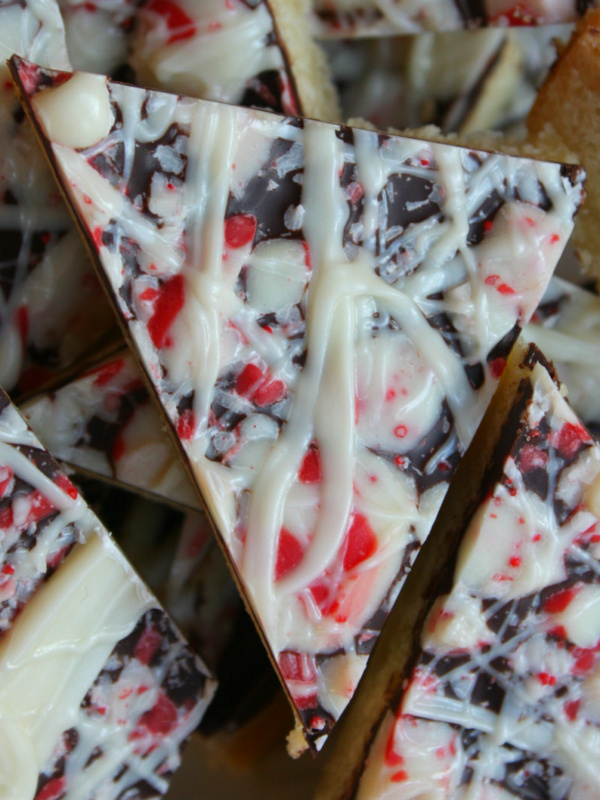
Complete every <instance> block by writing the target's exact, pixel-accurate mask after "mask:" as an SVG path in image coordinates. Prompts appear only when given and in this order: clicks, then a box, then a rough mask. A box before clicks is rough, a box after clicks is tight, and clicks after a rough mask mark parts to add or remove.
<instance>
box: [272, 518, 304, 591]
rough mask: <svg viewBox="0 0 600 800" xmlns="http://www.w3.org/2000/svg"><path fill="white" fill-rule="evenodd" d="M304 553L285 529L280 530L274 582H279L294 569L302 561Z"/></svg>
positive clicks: (294, 538)
mask: <svg viewBox="0 0 600 800" xmlns="http://www.w3.org/2000/svg"><path fill="white" fill-rule="evenodd" d="M303 555H304V551H303V549H302V545H301V544H300V542H299V541H298V539H296V537H295V536H294V535H293V534H292V533H290V532H289V531H288V530H287V528H282V529H281V532H280V534H279V544H278V545H277V560H276V562H275V580H276V581H279V580H281V579H282V578H283V577H284V576H285V575H287V574H288V572H291V571H292V570H293V569H295V568H296V567H297V566H298V564H299V563H300V562H301V561H302V556H303Z"/></svg>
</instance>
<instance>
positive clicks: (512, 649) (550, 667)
mask: <svg viewBox="0 0 600 800" xmlns="http://www.w3.org/2000/svg"><path fill="white" fill-rule="evenodd" d="M513 366H514V369H513V370H511V373H510V375H507V376H506V378H503V385H501V388H502V389H504V392H505V394H501V393H499V397H498V400H497V401H495V402H494V405H493V406H492V408H491V409H490V410H491V411H492V412H494V413H496V412H497V415H496V416H495V418H494V417H493V416H492V417H491V418H486V421H484V426H482V428H481V429H480V432H479V433H478V434H477V437H478V438H477V439H476V443H477V444H478V445H479V446H480V452H481V451H483V452H485V451H486V450H487V452H486V457H485V458H482V457H481V455H480V452H477V451H474V452H471V451H470V452H469V453H468V454H467V456H466V459H465V462H463V464H464V465H466V464H467V463H469V459H471V462H470V463H471V466H472V467H474V469H473V470H472V471H471V472H470V473H469V474H466V473H463V474H462V477H463V478H464V482H463V485H462V486H458V485H456V487H452V489H451V490H450V492H449V494H448V497H447V501H448V503H447V505H446V504H445V505H444V506H443V509H442V514H441V515H440V521H441V524H440V526H439V528H437V527H436V528H435V529H434V531H433V532H432V535H431V537H430V539H429V541H428V542H427V545H426V548H427V547H428V546H432V545H435V546H436V548H437V550H438V552H440V553H443V554H444V555H445V556H446V557H447V565H446V566H445V567H444V568H442V569H440V565H438V567H437V571H438V580H437V583H436V582H435V581H434V580H433V579H431V578H430V589H432V590H433V591H430V594H429V598H428V602H429V606H430V607H431V611H430V613H429V615H428V618H427V620H426V621H425V624H424V625H423V627H422V631H421V632H420V633H417V634H416V635H415V639H416V640H417V645H416V650H415V651H414V653H413V654H412V664H413V666H412V667H411V663H410V659H407V660H406V663H405V666H406V667H408V669H409V676H408V678H407V680H406V681H404V683H403V685H402V687H401V700H400V701H399V700H398V699H396V701H395V702H394V703H393V704H391V706H390V708H389V710H388V711H387V712H386V714H385V716H384V718H383V720H382V722H381V726H380V728H379V730H378V732H377V735H376V737H375V738H374V742H373V745H372V747H371V749H370V751H369V754H368V756H367V759H366V761H365V760H364V758H363V760H362V761H361V767H364V770H363V774H362V777H361V780H360V786H359V788H358V790H357V791H356V793H352V792H349V791H342V790H341V789H340V783H338V785H337V786H335V783H336V781H335V778H334V775H340V774H343V775H348V774H349V773H350V772H351V770H352V768H353V766H354V765H352V766H351V765H349V764H348V763H345V764H344V770H345V771H343V772H339V769H340V765H341V763H342V762H344V760H345V755H346V753H345V752H344V751H342V750H340V752H339V753H338V756H339V759H340V760H339V761H336V760H335V759H334V760H332V761H331V762H330V764H329V765H328V769H329V770H330V774H329V782H328V783H329V789H328V791H325V790H324V789H322V790H321V791H320V792H318V793H317V797H319V799H320V800H324V798H336V800H341V798H342V797H343V798H348V797H350V796H351V797H353V798H354V797H355V798H356V799H357V800H365V798H368V800H380V798H383V797H390V796H392V795H393V796H394V797H398V798H400V797H409V796H410V797H414V796H417V795H418V796H427V797H429V796H431V797H434V796H440V797H441V796H443V797H448V798H450V797H452V798H454V797H463V796H466V794H468V796H470V797H471V796H473V797H483V796H485V797H494V798H496V797H497V798H507V800H508V798H512V797H525V796H536V797H595V796H597V795H598V791H599V790H600V781H599V778H598V770H597V768H596V764H595V756H594V754H595V751H596V747H597V741H598V736H599V730H598V718H597V711H596V707H597V702H598V700H597V694H596V691H595V685H596V681H597V673H598V663H599V655H598V652H599V643H598V642H599V638H600V626H599V624H598V614H597V611H596V609H597V608H598V606H599V604H600V558H599V556H600V553H599V550H598V541H599V540H600V535H599V534H600V503H599V497H600V495H599V491H600V447H599V446H598V444H597V442H595V441H594V439H593V437H592V436H591V435H590V434H589V433H588V432H587V431H586V429H585V428H584V427H583V425H582V424H581V423H580V422H579V420H578V419H577V417H576V416H575V414H574V413H573V411H572V409H571V408H570V406H569V405H568V403H567V402H566V400H565V399H564V397H563V396H562V393H561V391H560V389H559V388H558V387H557V386H556V385H555V383H554V381H553V377H552V375H551V374H550V373H549V372H548V369H547V367H548V364H547V362H545V361H544V359H543V358H541V360H540V358H539V356H538V355H537V354H536V352H535V348H532V349H531V350H530V351H529V352H528V353H526V355H525V357H524V359H523V360H522V361H521V363H515V364H514V365H513ZM511 382H512V386H510V383H511ZM502 406H504V408H503V409H502ZM485 422H489V423H490V424H488V425H485ZM442 515H444V519H443V520H442ZM459 542H460V546H459V548H458V552H457V553H456V552H455V554H454V555H452V550H453V549H454V550H456V547H457V546H458V543H459ZM429 554H430V555H432V557H431V558H429V565H430V568H433V570H434V569H435V555H434V554H432V551H431V550H430V551H429ZM423 555H424V557H425V552H424V553H423ZM433 570H432V571H431V572H430V575H432V574H433ZM418 583H419V581H418V579H417V581H415V582H414V584H413V585H414V586H415V587H416V586H417V584H418ZM419 639H420V641H419ZM336 770H337V771H336Z"/></svg>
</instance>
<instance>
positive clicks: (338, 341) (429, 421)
mask: <svg viewBox="0 0 600 800" xmlns="http://www.w3.org/2000/svg"><path fill="white" fill-rule="evenodd" d="M14 72H15V76H16V78H17V80H18V81H19V84H20V86H21V90H22V91H23V93H24V96H25V98H26V101H27V103H28V104H30V106H31V110H32V113H33V116H34V118H35V120H36V124H37V125H38V126H39V129H40V132H45V133H43V136H44V137H45V138H44V141H45V144H46V147H47V148H48V153H49V155H50V157H51V160H52V162H53V164H54V166H55V169H56V171H57V175H58V176H59V177H60V180H61V181H62V183H63V186H64V189H65V191H66V193H67V195H68V196H69V198H70V202H71V203H72V205H73V209H74V210H75V212H76V213H77V215H78V217H79V220H80V224H81V226H82V230H83V232H84V233H85V235H86V237H87V239H88V241H89V243H90V245H91V246H92V249H93V251H94V252H95V253H96V256H97V258H98V261H99V264H100V265H101V266H102V269H103V275H104V276H105V280H106V281H107V285H108V288H109V291H110V292H111V293H112V296H113V298H114V301H115V303H116V305H117V307H118V308H119V311H120V313H121V314H122V316H123V319H124V321H125V322H126V325H127V330H128V335H129V336H130V337H131V339H132V341H133V342H134V343H135V346H136V348H137V350H138V353H139V354H140V357H141V360H142V361H143V363H144V365H145V368H146V370H147V372H148V375H149V377H150V379H151V380H152V381H153V383H154V386H155V390H156V393H157V396H158V399H159V400H160V402H161V404H162V406H163V408H164V410H165V412H166V414H167V417H168V419H169V420H170V424H171V426H172V430H173V431H174V432H175V433H176V435H177V441H178V444H179V446H180V448H181V450H182V452H183V454H184V456H185V458H186V459H187V462H188V465H189V467H190V470H191V472H192V474H193V475H194V477H195V479H196V481H197V483H198V486H199V487H200V489H201V491H202V492H203V495H204V498H205V501H206V504H207V508H208V510H209V512H210V514H211V516H212V517H213V519H214V521H215V523H216V527H217V529H218V531H219V533H220V536H221V537H222V539H223V543H224V545H225V547H226V549H227V551H228V554H229V557H230V559H231V562H232V565H233V566H234V570H235V572H236V574H237V577H238V580H239V581H240V584H241V586H242V588H243V590H244V592H245V594H246V596H247V598H248V600H249V602H250V607H251V609H252V611H253V613H254V615H255V618H256V620H257V622H258V624H259V626H260V629H261V631H262V633H263V636H264V638H265V641H266V642H267V644H268V646H269V649H270V651H271V654H272V657H273V660H274V662H275V663H276V664H277V666H278V668H279V671H280V674H281V677H282V679H283V681H284V683H285V686H286V688H287V691H288V693H289V695H290V697H291V699H292V701H293V703H294V707H295V709H296V712H297V715H298V718H299V719H300V720H301V722H302V725H303V730H304V735H306V737H307V739H308V741H309V742H311V743H315V746H320V745H322V744H323V742H324V741H325V738H326V736H327V733H328V731H329V730H330V729H331V727H332V726H333V724H334V722H335V720H336V719H337V718H338V717H339V715H340V714H341V712H342V711H343V709H344V708H345V706H346V704H347V703H348V701H349V699H350V697H351V696H352V694H353V692H354V689H355V687H356V685H357V683H358V680H359V678H360V676H361V674H362V672H363V670H364V668H365V666H366V663H367V661H368V658H369V655H370V653H371V650H372V648H373V646H374V644H375V642H376V640H377V637H378V635H379V631H380V629H381V626H382V625H383V623H384V621H385V619H386V617H387V615H388V612H389V609H390V608H391V606H392V604H393V603H394V601H395V599H396V597H397V595H398V593H399V591H400V587H401V585H402V583H403V581H404V578H405V575H406V573H407V571H408V570H409V569H410V566H411V564H412V563H413V561H414V559H415V557H416V555H417V552H418V550H419V548H420V546H421V543H422V542H423V541H424V539H425V538H426V536H427V533H428V532H429V529H430V527H431V524H432V522H433V520H434V518H435V515H436V513H437V510H438V508H439V506H440V503H441V501H442V498H443V496H444V494H445V491H446V488H447V486H448V483H449V481H450V480H451V478H452V475H453V473H454V470H455V468H456V465H457V463H458V461H459V459H460V456H461V453H462V452H463V451H464V450H465V448H466V446H467V444H468V443H469V441H470V439H471V437H472V434H473V433H474V431H475V428H476V426H477V423H478V422H479V420H480V418H481V416H482V414H483V411H484V409H485V407H486V405H487V402H488V399H489V397H490V396H491V394H492V392H493V388H494V386H495V384H496V380H497V377H498V375H499V373H500V372H501V370H502V366H503V364H504V359H505V357H506V355H507V354H508V352H509V350H510V347H511V345H512V342H513V341H514V338H515V337H516V335H517V331H518V328H519V325H521V324H522V323H523V322H525V321H527V319H528V318H529V317H530V315H531V314H532V313H533V311H534V309H535V306H536V305H537V303H538V301H539V299H540V295H541V292H542V291H543V287H544V286H545V284H546V282H547V280H548V279H549V277H550V274H551V271H552V269H553V267H554V265H555V263H556V259H557V258H558V256H559V254H560V252H561V250H562V246H563V245H564V243H565V241H566V238H567V237H568V235H569V232H570V230H571V227H572V224H573V214H574V213H575V211H576V209H577V207H578V205H579V202H580V201H581V197H582V185H581V178H582V174H581V171H580V170H579V169H577V168H573V167H562V166H561V165H559V164H546V163H539V162H537V163H536V162H531V161H528V160H522V159H514V158H508V157H504V156H500V155H493V154H489V153H481V152H475V151H471V150H467V149H461V148H457V147H450V146H447V145H432V144H430V143H428V142H425V141H418V140H414V139H402V138H398V137H392V136H386V135H383V134H378V133H375V132H370V131H361V130H352V129H349V128H344V127H337V126H333V125H327V124H324V123H317V122H313V121H308V120H306V121H302V120H298V119H295V118H285V117H279V116H276V115H272V114H268V113H266V112H261V111H248V110H245V109H237V108H233V107H229V106H225V105H219V104H214V103H209V102H206V101H193V100H190V99H186V98H175V97H172V96H169V95H163V94H159V93H153V92H145V91H143V90H139V89H133V88H131V87H126V86H122V85H119V84H115V83H110V82H108V81H107V80H106V79H103V78H100V77H97V76H91V75H86V74H82V73H77V74H75V76H73V77H72V76H70V75H67V74H64V73H63V74H61V73H56V72H50V71H46V70H40V69H39V68H37V67H35V66H33V65H31V64H28V63H25V62H23V61H15V62H14ZM42 87H47V88H42ZM82 93H83V94H85V93H91V94H92V95H93V96H94V97H95V98H96V101H97V108H98V114H97V116H96V117H95V118H94V120H93V122H92V120H89V122H90V123H91V124H90V127H89V128H88V130H86V131H84V130H82V129H77V128H76V127H74V126H73V125H72V124H70V125H69V126H68V127H69V130H68V131H66V130H65V129H64V128H63V127H62V126H61V123H60V119H65V118H66V116H65V115H68V113H69V109H70V108H72V107H73V103H75V104H76V103H78V102H79V101H80V99H81V97H82ZM209 198H210V200H209ZM292 746H294V745H292ZM300 746H301V745H298V749H300Z"/></svg>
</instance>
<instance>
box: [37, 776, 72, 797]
mask: <svg viewBox="0 0 600 800" xmlns="http://www.w3.org/2000/svg"><path fill="white" fill-rule="evenodd" d="M64 790H65V777H64V775H63V776H62V777H60V778H51V779H50V780H49V781H48V783H45V784H44V785H43V786H42V788H41V789H40V791H39V792H38V793H37V794H36V796H35V800H58V798H59V797H62V795H63V793H64Z"/></svg>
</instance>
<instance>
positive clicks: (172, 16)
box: [146, 0, 196, 44]
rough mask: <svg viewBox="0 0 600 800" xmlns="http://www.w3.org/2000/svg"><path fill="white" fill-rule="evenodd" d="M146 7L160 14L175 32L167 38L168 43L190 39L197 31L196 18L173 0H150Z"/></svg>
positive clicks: (168, 26)
mask: <svg viewBox="0 0 600 800" xmlns="http://www.w3.org/2000/svg"><path fill="white" fill-rule="evenodd" d="M146 8H147V9H149V10H150V11H154V12H155V13H156V14H160V16H161V17H163V18H164V20H165V22H166V23H167V28H168V29H169V30H170V31H174V33H172V34H171V36H169V38H168V39H167V44H173V42H179V41H181V40H182V39H190V38H191V37H192V36H194V34H195V33H196V25H195V24H194V20H193V19H191V17H188V15H187V14H186V13H185V11H184V10H183V9H182V8H181V6H178V5H177V3H174V2H173V0H150V2H149V3H147V5H146Z"/></svg>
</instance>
